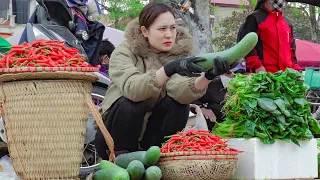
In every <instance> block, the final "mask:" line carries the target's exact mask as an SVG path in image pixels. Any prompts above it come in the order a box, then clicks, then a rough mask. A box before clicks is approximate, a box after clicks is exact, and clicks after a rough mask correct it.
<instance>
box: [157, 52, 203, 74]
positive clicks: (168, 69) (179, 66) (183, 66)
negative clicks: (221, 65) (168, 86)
mask: <svg viewBox="0 0 320 180" xmlns="http://www.w3.org/2000/svg"><path fill="white" fill-rule="evenodd" d="M205 60H206V59H204V58H201V57H195V56H189V57H185V58H181V59H175V60H173V61H170V62H169V63H167V64H166V65H164V67H163V68H164V72H165V73H166V75H167V76H168V77H170V76H172V75H173V74H175V73H178V74H180V75H181V76H194V75H195V74H197V73H201V72H205V71H206V70H205V69H204V68H202V67H201V66H198V65H196V64H195V63H196V62H200V61H205Z"/></svg>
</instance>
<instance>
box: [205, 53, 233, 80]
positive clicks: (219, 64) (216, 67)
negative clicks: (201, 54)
mask: <svg viewBox="0 0 320 180" xmlns="http://www.w3.org/2000/svg"><path fill="white" fill-rule="evenodd" d="M212 67H213V68H212V70H211V71H207V72H206V73H205V77H206V78H207V79H208V80H212V79H214V78H215V77H217V76H220V75H222V74H225V73H227V72H228V71H230V69H231V67H230V64H229V61H228V60H227V59H226V58H221V57H219V56H218V57H216V58H215V59H214V60H212Z"/></svg>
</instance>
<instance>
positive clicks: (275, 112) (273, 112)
mask: <svg viewBox="0 0 320 180" xmlns="http://www.w3.org/2000/svg"><path fill="white" fill-rule="evenodd" d="M271 113H272V114H273V115H275V116H279V115H281V112H280V111H278V110H274V111H272V112H271Z"/></svg>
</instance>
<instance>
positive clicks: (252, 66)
mask: <svg viewBox="0 0 320 180" xmlns="http://www.w3.org/2000/svg"><path fill="white" fill-rule="evenodd" d="M284 3H285V0H259V1H258V4H257V6H256V8H255V11H254V12H252V13H251V14H250V15H249V16H248V17H247V18H246V21H245V23H244V24H243V25H242V26H241V28H240V30H239V39H238V40H241V39H242V38H243V37H244V36H245V35H246V34H248V33H250V32H255V33H257V34H258V36H259V41H258V43H257V45H256V46H255V48H254V49H253V50H252V51H251V52H250V53H249V54H248V55H247V56H246V58H245V59H246V65H247V68H248V69H249V70H250V72H259V71H266V72H271V73H275V72H277V71H279V70H282V71H284V70H285V69H286V68H293V69H295V70H298V71H300V67H299V66H298V65H297V59H296V55H295V41H294V38H293V27H292V25H291V24H290V22H289V21H288V20H287V19H286V18H285V17H284V16H283V15H282V11H281V8H282V7H283V4H284Z"/></svg>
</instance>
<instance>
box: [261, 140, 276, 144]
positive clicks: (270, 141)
mask: <svg viewBox="0 0 320 180" xmlns="http://www.w3.org/2000/svg"><path fill="white" fill-rule="evenodd" d="M275 142H276V141H275V140H274V139H263V143H264V144H274V143H275Z"/></svg>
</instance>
